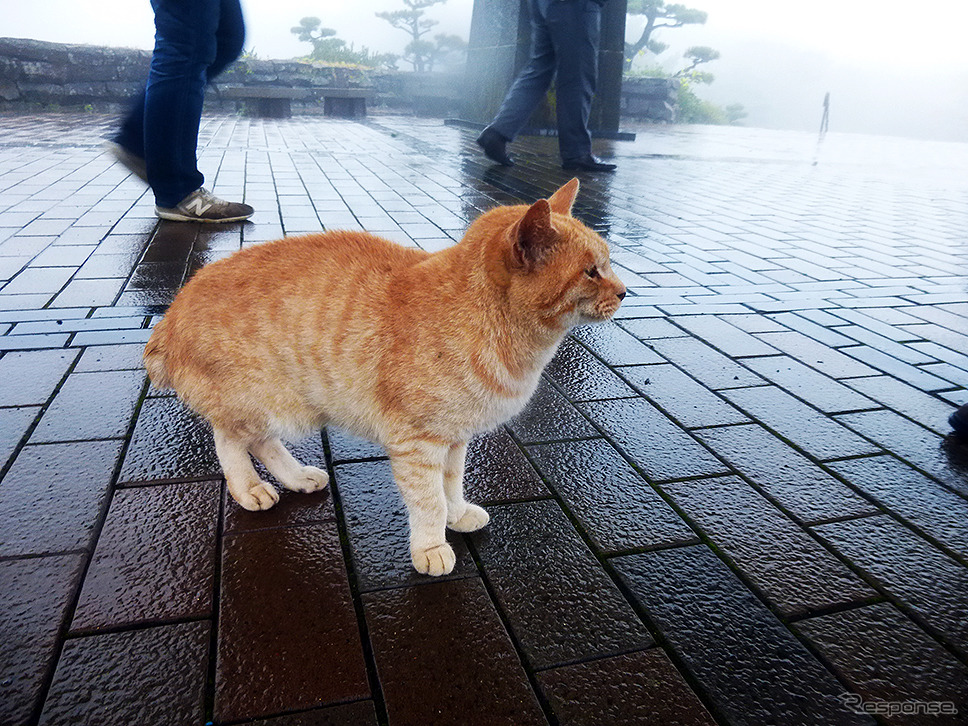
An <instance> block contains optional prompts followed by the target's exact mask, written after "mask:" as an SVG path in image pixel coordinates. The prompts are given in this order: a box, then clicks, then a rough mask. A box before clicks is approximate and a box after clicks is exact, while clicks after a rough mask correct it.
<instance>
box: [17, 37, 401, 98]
mask: <svg viewBox="0 0 968 726" xmlns="http://www.w3.org/2000/svg"><path fill="white" fill-rule="evenodd" d="M150 62H151V53H150V52H148V51H144V50H135V49H130V48H100V47H95V46H87V45H64V44H61V43H47V42H43V41H38V40H24V39H20V38H0V111H3V110H7V111H37V110H48V109H65V110H70V109H84V108H87V109H92V110H96V111H118V110H119V109H121V108H123V107H124V106H125V105H126V104H127V103H128V100H129V99H130V98H131V97H132V96H134V95H135V94H137V93H139V92H140V91H141V88H142V86H143V84H144V81H145V79H146V78H147V76H148V66H149V64H150ZM377 80H378V79H377V78H376V77H375V76H374V74H373V73H371V72H370V71H367V70H363V69H359V68H350V67H344V66H330V65H326V64H322V63H310V62H305V61H297V60H288V61H277V60H255V59H250V58H242V59H240V60H239V61H237V62H236V63H234V64H233V65H232V66H230V67H229V68H228V69H227V70H226V71H225V73H223V74H222V75H221V76H219V78H218V81H217V83H216V84H215V85H214V86H210V87H209V89H208V91H207V92H206V108H207V110H210V111H213V110H219V111H235V110H236V108H237V105H238V103H239V102H238V101H232V100H225V99H222V98H220V96H219V88H224V87H227V86H246V87H248V86H286V87H291V88H299V89H305V90H306V91H308V93H307V94H306V98H305V99H303V100H299V101H294V102H293V107H294V109H295V110H297V111H303V112H309V113H312V112H318V113H322V103H321V101H322V94H321V93H320V91H319V89H323V88H334V87H335V88H374V89H375V90H378V89H377V85H378V84H377ZM379 81H380V83H379V85H380V86H383V87H385V88H386V89H387V91H386V93H385V95H387V97H388V98H387V100H388V101H389V102H400V103H402V102H403V101H401V100H400V99H399V98H398V97H397V96H398V94H395V93H394V90H395V84H394V83H393V82H392V80H391V79H387V78H380V79H379Z"/></svg>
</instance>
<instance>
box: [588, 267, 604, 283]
mask: <svg viewBox="0 0 968 726" xmlns="http://www.w3.org/2000/svg"><path fill="white" fill-rule="evenodd" d="M585 274H586V275H588V276H589V277H590V278H592V279H593V280H594V279H595V278H596V277H600V275H599V274H598V268H597V267H589V268H588V269H587V270H585Z"/></svg>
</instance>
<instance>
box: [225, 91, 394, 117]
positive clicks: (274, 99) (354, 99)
mask: <svg viewBox="0 0 968 726" xmlns="http://www.w3.org/2000/svg"><path fill="white" fill-rule="evenodd" d="M375 95H376V92H375V91H374V89H372V88H290V87H287V86H229V87H227V88H222V89H221V90H220V91H219V96H221V97H222V98H227V99H234V100H239V101H243V102H245V104H246V107H247V109H248V110H249V113H251V114H252V115H253V116H259V117H262V118H289V117H290V116H292V101H294V100H299V101H303V100H311V99H318V98H322V99H323V112H324V113H325V114H326V115H327V116H341V117H344V118H357V117H362V116H366V101H367V99H370V100H372V99H373V97H374V96H375Z"/></svg>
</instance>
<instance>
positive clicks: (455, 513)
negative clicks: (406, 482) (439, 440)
mask: <svg viewBox="0 0 968 726" xmlns="http://www.w3.org/2000/svg"><path fill="white" fill-rule="evenodd" d="M466 460H467V443H466V442H464V443H461V444H454V445H452V446H451V447H450V449H449V450H448V452H447V461H446V462H445V464H444V496H445V497H446V498H447V527H448V528H449V529H452V530H454V531H455V532H476V531H477V530H479V529H480V528H481V527H483V526H484V525H486V524H487V523H488V522H489V521H490V520H491V517H490V515H489V514H488V513H487V512H485V511H484V509H483V508H482V507H479V506H477V505H476V504H470V503H469V502H467V501H465V500H464V467H465V465H466Z"/></svg>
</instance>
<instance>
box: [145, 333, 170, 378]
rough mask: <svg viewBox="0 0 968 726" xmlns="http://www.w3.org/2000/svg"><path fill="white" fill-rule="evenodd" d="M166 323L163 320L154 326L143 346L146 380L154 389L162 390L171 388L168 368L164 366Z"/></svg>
mask: <svg viewBox="0 0 968 726" xmlns="http://www.w3.org/2000/svg"><path fill="white" fill-rule="evenodd" d="M167 322H168V321H167V320H165V319H164V318H162V319H161V321H160V322H159V323H158V324H157V325H155V329H154V330H153V331H152V333H151V337H150V338H148V344H147V345H146V346H145V353H144V362H145V368H146V369H147V370H148V378H150V379H151V382H152V383H153V384H154V385H155V387H156V388H160V389H162V390H164V389H166V388H171V378H170V377H169V375H168V366H166V365H165V358H166V356H165V343H166V342H167V340H168V326H167V325H166V323H167Z"/></svg>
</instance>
